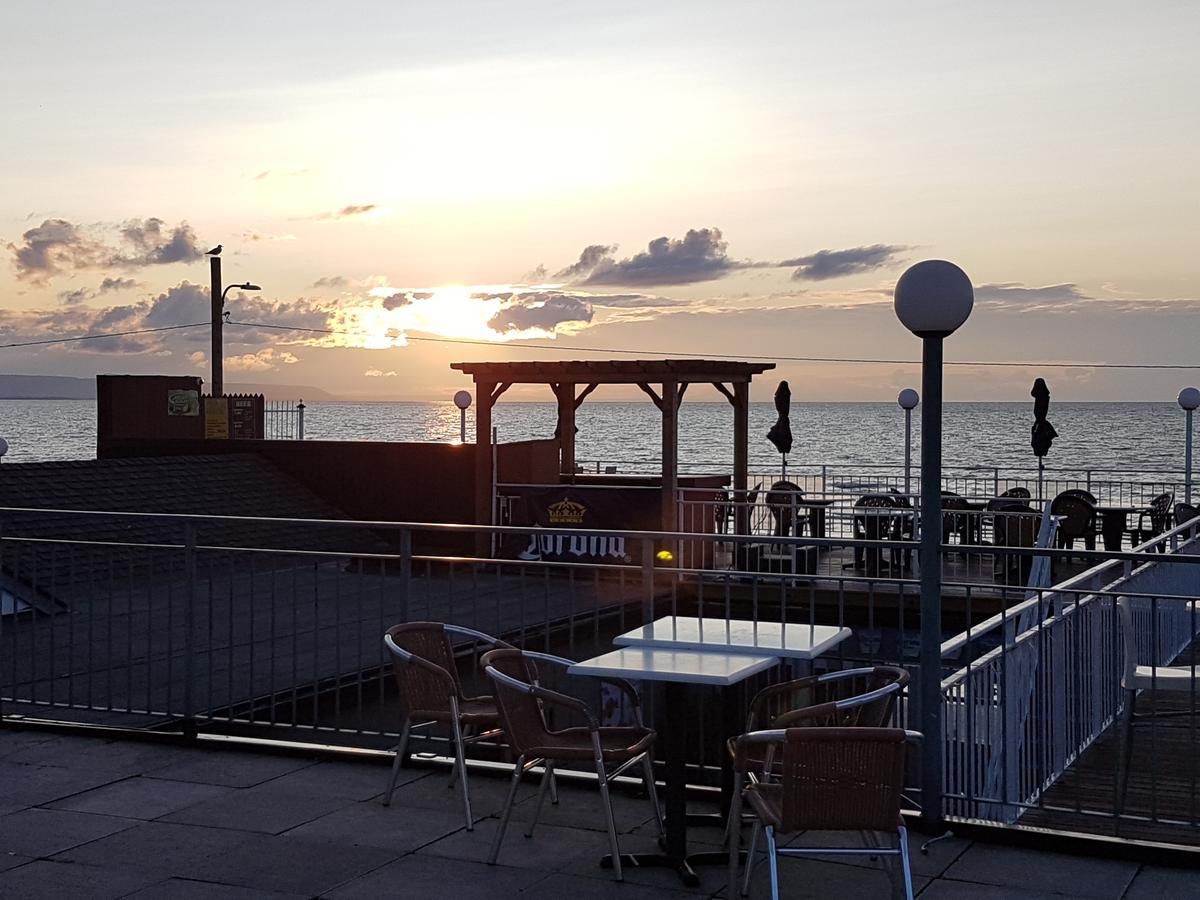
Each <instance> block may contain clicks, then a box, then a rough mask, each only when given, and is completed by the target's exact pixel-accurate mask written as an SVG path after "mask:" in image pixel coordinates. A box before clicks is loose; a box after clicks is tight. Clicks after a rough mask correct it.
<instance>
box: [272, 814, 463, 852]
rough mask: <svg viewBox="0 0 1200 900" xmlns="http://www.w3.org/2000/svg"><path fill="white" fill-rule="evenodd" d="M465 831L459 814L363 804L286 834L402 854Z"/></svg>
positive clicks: (326, 816)
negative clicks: (378, 848) (379, 848)
mask: <svg viewBox="0 0 1200 900" xmlns="http://www.w3.org/2000/svg"><path fill="white" fill-rule="evenodd" d="M465 827H466V823H465V821H464V819H463V816H462V814H461V813H459V812H458V811H457V810H445V811H443V810H432V809H413V808H405V807H400V806H395V805H392V806H387V807H385V806H382V805H381V804H379V803H377V802H374V801H363V802H358V803H353V804H351V805H350V806H344V807H342V808H341V809H338V810H334V811H333V812H331V813H329V814H328V815H324V816H321V818H319V819H314V820H313V821H311V822H308V823H306V824H304V825H300V826H298V827H297V828H293V829H291V830H290V831H286V832H284V834H285V835H286V836H287V837H302V838H313V839H317V840H328V841H336V842H338V843H348V844H355V845H358V846H363V847H381V848H383V849H385V850H394V851H395V852H396V853H397V854H400V853H408V852H410V851H413V850H416V849H418V848H419V847H423V846H425V845H426V844H429V843H432V842H433V841H436V840H439V839H440V838H443V837H445V836H446V835H448V834H453V833H454V832H456V831H460V830H463V829H464V828H465Z"/></svg>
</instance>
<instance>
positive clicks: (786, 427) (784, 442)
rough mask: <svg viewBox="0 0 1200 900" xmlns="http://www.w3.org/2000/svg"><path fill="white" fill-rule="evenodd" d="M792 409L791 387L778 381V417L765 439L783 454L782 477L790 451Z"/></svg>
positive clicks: (785, 475)
mask: <svg viewBox="0 0 1200 900" xmlns="http://www.w3.org/2000/svg"><path fill="white" fill-rule="evenodd" d="M791 409H792V389H791V388H789V387H788V383H787V382H786V381H781V382H779V387H777V388H776V389H775V412H777V413H778V414H779V418H778V419H776V420H775V424H774V425H772V426H771V430H770V431H768V432H767V440H768V441H770V442H771V443H772V444H774V445H775V449H776V450H778V451H779V452H780V454H782V456H783V477H784V478H787V455H788V454H789V453H791V452H792V423H791V419H790V418H789V416H790V415H791Z"/></svg>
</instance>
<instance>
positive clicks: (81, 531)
mask: <svg viewBox="0 0 1200 900" xmlns="http://www.w3.org/2000/svg"><path fill="white" fill-rule="evenodd" d="M16 507H21V508H33V509H38V510H43V509H44V510H95V511H102V512H138V513H183V514H193V515H226V516H249V517H256V518H264V519H270V518H301V519H346V518H348V517H347V516H346V515H345V514H344V513H343V512H341V511H340V510H338V509H336V508H335V507H333V506H331V505H330V504H328V503H326V502H325V501H323V500H321V499H320V498H318V497H317V496H316V495H315V494H313V493H311V492H310V491H309V490H308V489H307V488H305V487H304V486H303V485H301V484H299V483H298V482H296V481H294V480H293V479H292V478H290V477H289V476H287V475H286V474H284V473H283V472H282V471H281V470H279V469H278V468H276V467H275V466H274V465H272V464H271V463H269V462H267V461H266V460H264V459H262V458H261V457H259V456H256V455H253V454H222V455H212V456H173V457H149V458H133V459H94V460H78V461H68V462H43V463H8V464H5V465H2V466H0V508H10V509H11V508H16ZM0 517H2V519H0V521H2V527H3V534H4V536H5V537H6V538H7V537H41V538H58V539H61V540H91V541H102V542H129V543H180V542H181V541H182V539H183V523H182V522H180V521H178V520H171V519H159V518H152V517H131V516H75V515H70V514H69V513H46V512H0ZM367 538H370V535H369V534H368V533H367V532H366V531H365V529H348V528H338V527H337V526H328V525H325V526H312V525H308V526H298V525H294V524H288V523H281V522H270V521H258V522H225V521H211V522H207V521H206V522H201V523H199V524H198V526H197V540H198V542H199V543H201V544H210V545H222V546H237V547H266V548H285V549H298V548H311V549H318V548H319V549H350V548H351V547H352V546H354V545H356V544H358V545H363V544H370V547H369V549H372V550H374V549H379V546H380V545H379V543H378V542H377V541H375V540H374V539H371V540H369V541H368V540H365V539H367ZM362 549H368V547H366V546H364V547H363V548H362Z"/></svg>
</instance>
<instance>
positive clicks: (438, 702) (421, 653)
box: [383, 622, 509, 831]
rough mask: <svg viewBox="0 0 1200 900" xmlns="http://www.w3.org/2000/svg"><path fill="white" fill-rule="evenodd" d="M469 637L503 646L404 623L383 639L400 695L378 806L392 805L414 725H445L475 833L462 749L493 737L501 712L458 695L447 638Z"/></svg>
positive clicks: (483, 700) (458, 631) (463, 632)
mask: <svg viewBox="0 0 1200 900" xmlns="http://www.w3.org/2000/svg"><path fill="white" fill-rule="evenodd" d="M452 636H457V637H462V638H468V639H470V640H471V641H472V642H474V643H476V644H485V645H487V646H489V647H492V648H495V647H508V646H509V645H508V644H506V643H505V642H504V641H500V640H497V639H496V638H493V637H490V636H489V635H486V634H483V633H482V632H479V631H475V630H473V629H471V628H462V627H460V626H457V625H444V624H442V623H440V622H409V623H406V624H404V625H394V626H392V627H391V628H389V629H388V630H387V633H386V634H384V636H383V643H384V646H385V647H387V649H388V652H389V653H390V654H391V655H392V659H393V662H392V675H393V677H394V678H395V680H396V687H397V689H398V690H399V693H400V710H401V715H402V717H403V718H402V721H401V725H400V743H399V744H398V745H397V746H396V759H395V761H394V762H393V763H392V771H391V775H390V776H389V778H388V786H387V793H385V794H384V795H383V805H384V806H388V805H389V804H390V803H391V802H392V792H393V791H394V790H395V789H396V776H397V775H398V774H399V772H400V768H401V766H403V765H404V763H405V760H406V758H407V754H408V739H409V736H410V734H411V732H412V727H413V724H414V722H417V723H420V722H437V723H439V724H442V725H449V726H450V728H451V731H452V734H453V737H454V754H455V764H454V773H455V774H454V775H453V776H452V777H451V781H450V786H451V787H453V786H454V780H455V779H456V778H461V779H462V797H463V812H464V814H465V815H466V818H467V831H472V830H474V828H475V823H474V819H473V818H472V816H471V792H470V787H469V785H468V783H467V764H466V745H467V744H470V743H475V742H476V741H481V740H486V739H488V738H491V737H495V736H496V735H497V734H498V733H499V724H500V713H499V711H498V710H497V708H496V701H495V700H494V699H493V698H492V697H489V696H480V697H468V696H466V695H465V694H464V693H463V686H462V680H461V679H460V678H459V674H458V665H457V664H456V662H455V659H454V645H453V644H452V643H451V637H452Z"/></svg>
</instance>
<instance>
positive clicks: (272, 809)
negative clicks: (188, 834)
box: [162, 784, 354, 834]
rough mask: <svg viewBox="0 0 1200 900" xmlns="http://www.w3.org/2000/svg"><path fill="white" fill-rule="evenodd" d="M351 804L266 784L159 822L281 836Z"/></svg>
mask: <svg viewBox="0 0 1200 900" xmlns="http://www.w3.org/2000/svg"><path fill="white" fill-rule="evenodd" d="M353 802H354V801H352V800H346V799H345V798H342V797H321V796H305V795H303V794H297V793H295V792H294V791H289V790H286V789H280V788H276V787H274V786H273V785H270V784H265V785H260V786H259V787H253V788H245V789H243V790H240V791H233V792H232V793H229V794H226V795H224V796H221V797H217V798H215V799H213V800H207V801H205V802H203V803H197V804H196V805H194V806H189V807H188V808H187V809H183V810H180V811H179V812H175V813H171V814H170V815H167V816H163V817H162V820H163V821H165V822H181V823H183V824H185V825H208V826H210V827H214V828H235V829H238V830H241V831H260V832H265V833H267V834H280V833H282V832H284V831H287V830H288V829H290V828H295V827H296V826H297V825H303V824H304V823H305V822H311V821H312V820H313V819H319V818H320V817H321V816H324V815H327V814H328V813H331V812H333V811H334V810H335V809H341V808H342V807H343V806H348V805H350V804H351V803H353Z"/></svg>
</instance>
